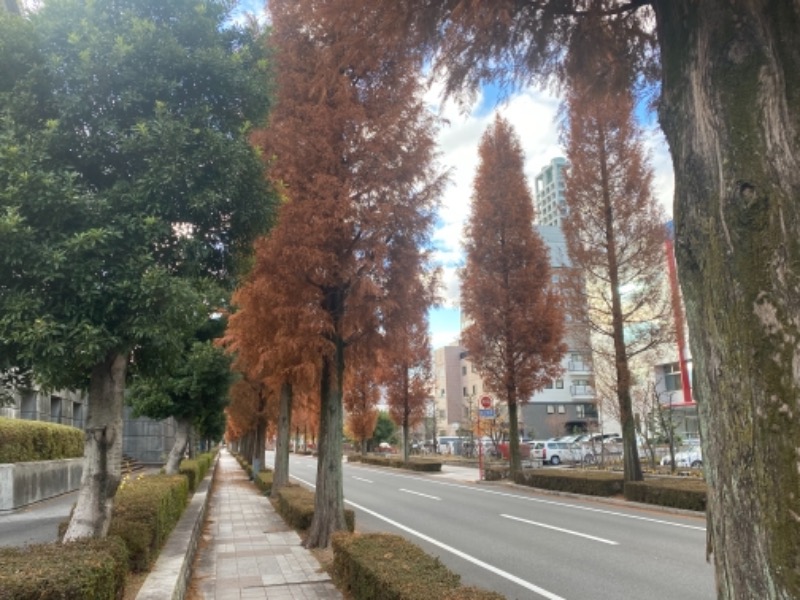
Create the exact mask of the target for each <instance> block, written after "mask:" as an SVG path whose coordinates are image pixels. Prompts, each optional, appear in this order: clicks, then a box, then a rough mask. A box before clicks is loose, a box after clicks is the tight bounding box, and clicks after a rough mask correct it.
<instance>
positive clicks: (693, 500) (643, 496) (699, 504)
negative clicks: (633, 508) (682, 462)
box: [625, 477, 708, 512]
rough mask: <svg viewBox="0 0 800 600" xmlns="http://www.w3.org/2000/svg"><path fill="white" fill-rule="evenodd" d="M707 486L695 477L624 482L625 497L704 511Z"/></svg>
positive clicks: (660, 504) (637, 500)
mask: <svg viewBox="0 0 800 600" xmlns="http://www.w3.org/2000/svg"><path fill="white" fill-rule="evenodd" d="M707 496H708V487H707V485H706V482H705V481H702V480H700V479H696V478H692V477H689V478H664V479H647V480H645V481H629V482H628V483H626V484H625V498H626V499H627V500H631V501H633V502H644V503H647V504H658V505H659V506H671V507H673V508H683V509H686V510H696V511H701V512H702V511H705V509H706V500H707Z"/></svg>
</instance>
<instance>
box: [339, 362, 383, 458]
mask: <svg viewBox="0 0 800 600" xmlns="http://www.w3.org/2000/svg"><path fill="white" fill-rule="evenodd" d="M375 371H376V368H375V364H374V361H373V360H370V361H369V362H364V361H351V362H350V363H349V365H348V368H347V373H346V374H345V378H344V385H345V387H344V407H345V410H346V412H347V419H346V420H347V423H346V430H347V431H348V433H349V435H350V437H352V438H353V439H354V440H355V441H357V442H358V446H359V450H360V452H361V453H362V454H364V453H366V451H367V440H369V439H370V438H371V437H372V433H373V432H374V431H375V424H376V423H377V422H378V408H377V405H378V401H379V400H380V395H381V390H380V385H379V382H378V377H376V372H375Z"/></svg>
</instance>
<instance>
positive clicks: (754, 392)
mask: <svg viewBox="0 0 800 600" xmlns="http://www.w3.org/2000/svg"><path fill="white" fill-rule="evenodd" d="M654 7H655V9H656V15H657V27H658V36H659V40H660V44H661V49H662V63H663V90H662V93H663V99H662V104H661V107H660V120H661V124H662V127H663V129H664V131H665V133H666V135H667V139H668V141H669V145H670V151H671V153H672V157H673V161H674V164H675V173H676V189H675V193H676V206H675V218H676V238H677V244H676V253H677V258H678V265H679V274H680V279H681V285H682V287H683V293H684V298H685V303H686V309H687V317H688V322H689V330H690V333H691V346H692V355H693V359H694V361H695V374H696V397H697V402H698V406H699V408H700V414H701V427H702V431H701V432H702V439H703V450H704V453H705V455H706V457H707V460H706V461H705V465H706V478H707V481H708V489H709V494H708V515H709V530H710V534H711V540H710V547H709V550H710V551H713V553H714V562H715V566H716V572H717V590H718V596H719V597H720V598H731V599H734V598H736V599H738V598H779V599H788V598H800V300H799V298H800V266H799V265H800V242H798V238H799V237H800V236H798V232H800V79H799V78H798V74H799V73H800V52H798V48H799V47H800V46H798V33H797V32H798V31H800V3H798V2H797V0H795V1H793V2H787V1H786V0H733V1H731V0H703V1H702V2H696V1H693V0H691V1H690V0H659V1H657V2H655V4H654Z"/></svg>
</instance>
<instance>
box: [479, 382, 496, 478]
mask: <svg viewBox="0 0 800 600" xmlns="http://www.w3.org/2000/svg"><path fill="white" fill-rule="evenodd" d="M492 404H493V402H492V397H491V396H489V395H488V394H484V395H483V396H481V397H480V398H479V399H478V405H479V406H480V408H479V409H478V444H479V446H478V477H479V478H480V479H483V435H481V419H493V418H494V408H492Z"/></svg>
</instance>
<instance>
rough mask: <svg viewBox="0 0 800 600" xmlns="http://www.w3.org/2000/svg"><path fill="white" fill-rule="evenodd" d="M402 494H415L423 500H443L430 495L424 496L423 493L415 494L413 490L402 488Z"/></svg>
mask: <svg viewBox="0 0 800 600" xmlns="http://www.w3.org/2000/svg"><path fill="white" fill-rule="evenodd" d="M400 491H401V492H405V493H406V494H414V495H415V496H422V497H423V498H430V499H431V500H441V498H439V497H438V496H431V495H430V494H423V493H422V492H415V491H413V490H407V489H405V488H400Z"/></svg>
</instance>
